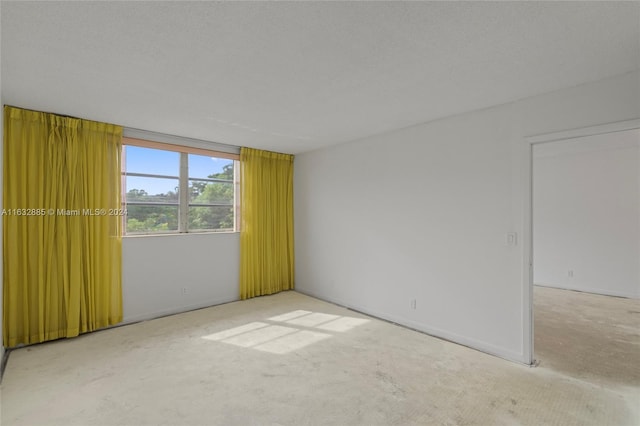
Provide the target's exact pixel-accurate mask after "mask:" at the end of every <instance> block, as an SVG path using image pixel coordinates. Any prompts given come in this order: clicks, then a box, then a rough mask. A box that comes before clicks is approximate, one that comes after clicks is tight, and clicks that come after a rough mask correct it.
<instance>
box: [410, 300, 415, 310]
mask: <svg viewBox="0 0 640 426" xmlns="http://www.w3.org/2000/svg"><path fill="white" fill-rule="evenodd" d="M415 308H416V299H413V300H411V309H415Z"/></svg>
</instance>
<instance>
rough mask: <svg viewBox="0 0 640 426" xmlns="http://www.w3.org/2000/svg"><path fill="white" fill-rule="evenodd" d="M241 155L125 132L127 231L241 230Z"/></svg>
mask: <svg viewBox="0 0 640 426" xmlns="http://www.w3.org/2000/svg"><path fill="white" fill-rule="evenodd" d="M237 157H238V156H237V155H235V154H227V153H221V152H216V151H207V150H203V149H198V148H189V147H181V146H177V145H170V144H160V143H155V142H150V141H142V140H139V139H131V138H123V161H122V163H123V169H124V170H123V172H122V176H123V178H122V180H123V188H124V190H123V204H124V207H125V210H126V215H125V217H124V221H125V226H124V228H125V233H126V234H150V233H171V232H174V233H184V232H220V231H234V230H236V229H237V226H236V224H237V218H236V216H237V214H236V213H237V211H238V209H237V208H236V206H237V200H238V199H239V197H238V189H239V181H238V179H237V176H238V173H237V170H238V167H237V163H238V161H237Z"/></svg>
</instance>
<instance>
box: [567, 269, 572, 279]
mask: <svg viewBox="0 0 640 426" xmlns="http://www.w3.org/2000/svg"><path fill="white" fill-rule="evenodd" d="M568 275H569V278H573V269H569V272H568Z"/></svg>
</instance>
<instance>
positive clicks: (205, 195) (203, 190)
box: [189, 180, 233, 206]
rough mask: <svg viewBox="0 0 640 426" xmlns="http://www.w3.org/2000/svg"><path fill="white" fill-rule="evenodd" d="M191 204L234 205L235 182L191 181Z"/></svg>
mask: <svg viewBox="0 0 640 426" xmlns="http://www.w3.org/2000/svg"><path fill="white" fill-rule="evenodd" d="M189 203H191V204H228V205H230V206H231V205H233V182H215V183H211V182H202V181H193V180H190V181H189Z"/></svg>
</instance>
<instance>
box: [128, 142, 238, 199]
mask: <svg viewBox="0 0 640 426" xmlns="http://www.w3.org/2000/svg"><path fill="white" fill-rule="evenodd" d="M125 149H126V154H125V161H126V165H125V170H126V171H128V172H132V173H146V174H154V175H167V176H175V177H176V178H177V177H178V175H179V174H180V153H178V152H172V151H163V150H160V149H152V148H142V147H138V146H132V145H127V146H126V147H125ZM232 163H233V160H228V159H226V158H215V157H208V156H204V155H189V177H197V178H206V177H207V176H209V175H212V174H215V173H221V172H222V171H223V167H224V166H225V165H227V164H232ZM136 185H137V186H136ZM175 187H176V181H175V180H173V179H144V178H134V177H129V178H127V188H126V189H125V191H129V190H131V189H144V190H145V191H147V193H148V194H163V193H167V192H168V191H175V190H176V188H175Z"/></svg>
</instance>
